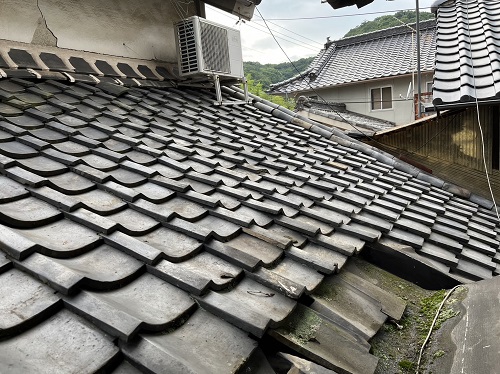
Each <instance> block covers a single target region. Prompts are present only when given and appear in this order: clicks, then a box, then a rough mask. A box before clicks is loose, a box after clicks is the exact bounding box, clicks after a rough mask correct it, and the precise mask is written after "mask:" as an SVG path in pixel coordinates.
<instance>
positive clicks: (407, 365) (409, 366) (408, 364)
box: [399, 360, 415, 373]
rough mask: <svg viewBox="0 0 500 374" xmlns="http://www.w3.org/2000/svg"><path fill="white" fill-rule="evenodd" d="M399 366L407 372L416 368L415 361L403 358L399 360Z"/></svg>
mask: <svg viewBox="0 0 500 374" xmlns="http://www.w3.org/2000/svg"><path fill="white" fill-rule="evenodd" d="M399 367H400V368H401V369H402V370H403V371H404V372H405V373H409V372H412V371H413V370H414V368H415V363H414V362H412V361H409V360H401V361H399Z"/></svg>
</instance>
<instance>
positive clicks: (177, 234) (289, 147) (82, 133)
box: [0, 40, 500, 373]
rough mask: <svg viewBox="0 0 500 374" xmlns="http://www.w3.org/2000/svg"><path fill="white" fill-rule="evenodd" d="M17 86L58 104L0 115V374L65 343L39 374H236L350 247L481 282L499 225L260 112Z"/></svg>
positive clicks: (139, 95) (361, 150) (130, 93)
mask: <svg viewBox="0 0 500 374" xmlns="http://www.w3.org/2000/svg"><path fill="white" fill-rule="evenodd" d="M366 42H367V43H368V42H369V41H366ZM360 43H364V42H362V41H361V40H360ZM370 43H371V42H370ZM346 48H347V45H346ZM349 48H350V47H349ZM353 48H354V47H353ZM325 71H326V70H325ZM26 82H27V83H23V84H22V85H20V84H18V83H16V81H13V80H12V79H11V78H8V79H0V90H3V91H6V92H8V94H4V95H3V96H0V100H7V99H6V98H8V97H9V95H10V94H12V95H23V94H25V93H28V94H29V96H28V95H24V96H21V97H24V99H25V100H30V101H31V102H32V105H34V106H36V105H37V103H38V102H39V104H40V106H42V105H48V104H50V105H53V106H54V107H56V108H57V109H58V110H50V111H48V112H49V113H50V115H44V114H43V113H42V112H43V111H40V110H39V111H34V110H30V109H19V113H11V114H12V115H13V116H12V117H8V118H7V117H5V115H4V114H1V112H0V131H1V132H0V139H2V141H0V174H1V175H0V187H1V188H0V212H1V213H0V252H1V253H2V254H1V255H0V279H3V281H1V282H0V295H5V296H7V297H6V298H3V297H2V298H0V328H1V329H2V330H1V332H0V348H1V349H0V358H1V359H0V371H2V369H3V368H4V367H5V366H2V365H5V363H8V364H9V365H13V366H12V367H14V368H19V367H20V366H19V365H22V362H21V359H20V357H21V355H20V354H19V352H21V351H22V350H23V349H28V348H29V349H32V350H33V351H32V353H33V355H34V356H36V357H46V356H47V349H51V350H52V351H51V352H55V351H58V350H60V351H63V350H62V348H61V347H62V346H63V345H64V346H65V350H64V352H66V353H68V352H69V353H70V354H72V355H73V356H72V357H75V358H74V359H73V360H71V362H66V361H64V360H63V361H57V362H54V363H51V364H50V365H45V366H43V368H42V369H40V370H42V371H43V370H46V371H47V372H48V371H50V370H55V371H57V370H58V369H59V368H60V365H63V366H64V365H67V368H70V369H71V370H73V371H74V372H82V371H84V370H82V368H85V369H86V370H87V368H90V369H88V370H90V371H96V370H101V369H102V370H104V371H105V370H107V368H109V367H113V368H114V367H115V365H118V363H119V366H118V367H119V368H128V369H130V368H131V366H130V367H129V364H128V361H130V362H131V363H133V366H134V367H135V368H137V369H138V370H146V371H151V372H161V371H162V370H164V369H165V367H169V368H170V367H173V368H176V370H177V369H178V370H180V371H187V372H203V373H209V372H213V373H225V372H235V371H237V370H240V369H241V366H242V365H243V363H244V362H245V361H247V360H248V358H249V356H251V354H252V352H253V350H254V348H255V347H256V344H257V342H256V340H255V339H257V338H258V337H260V336H264V335H265V334H267V333H269V332H270V331H271V330H273V331H276V330H275V329H277V328H280V327H282V326H283V325H284V321H286V320H288V318H289V317H290V315H291V314H293V313H295V312H294V310H295V308H296V305H297V304H300V303H302V301H301V300H302V299H301V295H303V294H304V293H308V294H310V295H312V296H313V297H314V293H315V290H317V289H318V287H319V286H320V285H321V284H322V282H324V281H325V279H330V278H329V277H336V276H337V275H338V274H337V273H338V272H340V274H343V273H342V272H343V271H344V269H343V268H344V265H345V264H346V262H347V261H348V260H349V257H350V256H352V255H356V254H358V253H359V252H360V251H361V250H362V249H363V248H364V247H365V245H366V246H374V245H377V243H381V242H383V243H395V241H397V242H400V243H403V244H404V245H405V246H406V248H407V246H412V247H413V248H414V249H415V250H416V252H415V253H414V255H413V256H414V258H415V259H416V260H415V261H417V260H419V261H422V262H423V263H427V264H429V263H432V264H435V265H436V264H437V265H436V266H437V267H438V268H439V269H440V271H443V272H444V273H446V276H449V277H452V278H453V277H456V274H460V276H465V277H468V278H470V279H478V278H480V277H482V278H487V277H490V276H493V274H495V275H496V274H497V273H498V271H497V265H498V262H499V261H500V260H499V257H498V253H497V248H498V241H497V236H498V230H499V229H498V226H497V222H496V221H495V216H494V215H493V214H492V213H491V212H490V211H489V210H487V209H484V208H482V207H479V205H477V204H481V201H480V200H477V199H475V200H474V201H473V202H472V200H471V201H468V200H466V199H463V198H460V197H457V196H455V195H453V193H451V192H446V191H444V190H443V189H441V188H440V187H439V188H437V187H434V186H432V187H430V186H431V185H430V184H428V183H424V182H421V181H419V180H418V179H417V178H416V177H415V176H413V175H410V174H408V173H406V172H402V171H399V170H398V165H395V164H394V165H389V164H386V163H385V162H386V161H387V160H386V158H384V155H383V154H379V153H377V152H378V151H375V150H372V149H368V148H366V147H365V146H363V145H360V144H358V143H356V142H355V141H354V140H351V139H344V138H338V137H337V136H336V135H335V134H333V133H330V132H329V131H326V130H324V129H321V128H320V127H318V130H317V132H313V130H314V128H313V127H311V130H308V129H306V128H303V127H301V126H298V125H297V124H292V123H289V121H286V120H282V119H279V118H277V117H275V116H274V115H273V114H271V112H274V111H276V110H277V109H272V108H270V107H269V106H267V104H265V103H260V102H255V103H254V104H248V105H244V106H238V105H232V106H226V107H217V106H212V105H211V100H212V98H211V95H212V93H211V92H210V91H208V90H204V89H189V88H178V89H175V88H164V87H162V86H161V85H159V83H155V84H156V85H153V84H152V86H142V87H138V88H133V89H129V88H127V87H124V86H121V87H115V86H114V85H113V83H106V84H104V83H100V84H98V85H92V84H82V83H77V84H74V83H70V82H65V81H58V82H55V81H54V82H50V81H44V83H37V86H36V87H35V88H37V90H30V91H28V90H27V89H28V88H29V87H34V86H33V85H32V84H31V83H30V82H29V81H26ZM38 90H43V91H44V92H47V93H52V94H54V95H55V96H54V97H50V95H49V94H45V93H44V92H39V91H38ZM63 92H64V93H63ZM31 95H35V96H37V98H36V99H37V102H36V103H35V102H34V98H33V97H32V96H31ZM120 95H121V96H120ZM225 95H228V93H227V92H226V93H225ZM118 96H120V97H118ZM226 97H228V96H226ZM57 100H60V101H57ZM201 103H203V104H201ZM259 108H260V109H259ZM266 111H267V112H269V113H267V112H266ZM40 113H41V114H40ZM199 118H202V119H201V120H199ZM322 134H323V135H325V136H326V138H325V137H323V135H322ZM329 138H332V139H333V140H330V139H329ZM377 160H381V161H377ZM457 217H462V218H461V219H455V218H457ZM454 219H455V222H456V224H455V225H452V224H451V221H454ZM3 254H5V255H6V256H7V257H4V256H3ZM424 260H425V261H424ZM429 261H430V262H429ZM450 269H451V270H450ZM450 271H451V273H450ZM41 282H43V284H42V283H41ZM21 285H22V286H21ZM37 287H38V288H37ZM35 289H39V290H40V291H39V293H37V295H36V297H35V296H33V295H34V292H35V291H34V290H35ZM55 291H57V292H59V294H62V295H63V296H64V297H63V298H62V299H61V298H60V296H59V294H57V293H54V292H55ZM361 291H362V290H361ZM372 291H373V290H372ZM347 295H348V293H346V294H345V295H344V296H345V297H348V296H347ZM28 299H29V300H31V304H30V305H27V304H25V303H23V300H28ZM131 300H132V301H131ZM172 300H174V301H175V302H171V301H172ZM193 300H196V301H193ZM7 304H8V305H7ZM4 305H7V307H6V308H7V309H8V313H10V309H12V308H16V307H17V306H19V307H21V308H22V310H23V315H24V316H25V317H24V318H25V320H19V319H16V318H18V316H17V317H16V315H14V314H12V313H11V314H9V315H8V316H7V315H6V316H4V314H5V313H4V314H2V313H3V312H4V311H5V307H4ZM200 306H201V307H200ZM370 313H371V312H370ZM62 326H68V328H67V330H64V331H63V330H61V329H63V327H62ZM325 326H326V325H325ZM336 328H337V327H336ZM338 328H340V327H338ZM328 329H330V327H328ZM48 331H50V334H48V335H47V338H46V339H45V346H47V347H45V346H44V344H41V343H40V342H41V341H42V339H43V337H44V334H47V332H48ZM78 331H80V333H77V332H78ZM325 331H330V330H325ZM332 331H333V330H332ZM338 331H341V333H342V334H348V335H349V334H350V332H349V331H348V330H345V329H343V328H341V330H338ZM248 333H250V334H252V337H249V336H248ZM330 333H331V332H328V334H330ZM59 334H61V336H62V338H61V339H59V340H57V339H56V338H57V336H58V335H59ZM346 336H347V335H346ZM280 339H284V340H283V341H286V338H285V337H283V336H281V337H280ZM363 342H364V343H363ZM363 342H362V344H361V347H363V349H364V351H363V352H364V354H366V360H368V361H370V360H372V359H371V358H370V357H371V356H369V354H368V352H367V351H366V347H367V345H368V343H367V342H366V341H363ZM33 344H37V345H40V346H39V347H38V346H37V347H35V346H34V345H33ZM287 344H291V345H293V344H292V343H290V341H288V343H287ZM92 346H94V347H92ZM26 347H28V348H26ZM78 347H80V348H82V349H83V350H84V351H85V352H83V353H81V354H76V353H75V354H73V351H74V350H75V349H77V348H78ZM358 348H360V347H358ZM358 348H356V349H358ZM308 349H311V347H309V348H308ZM360 349H361V348H360ZM5 352H7V353H5ZM6 354H8V355H9V356H6ZM324 354H325V357H327V358H328V357H329V359H331V360H333V361H332V362H334V361H335V360H334V359H333V358H332V357H333V356H332V353H328V354H327V353H326V352H325V353H324ZM123 357H125V359H126V360H128V361H123ZM91 358H92V359H93V360H92V359H91ZM89 360H90V361H89ZM40 362H42V361H40ZM43 362H45V361H43ZM89 362H92V363H93V364H92V365H94V366H92V365H91V364H90V363H89ZM335 362H337V361H335ZM370 362H371V363H373V362H372V361H370ZM84 363H85V365H86V366H84ZM166 365H167V366H166ZM168 365H171V366H168ZM336 365H340V363H339V362H337V363H336ZM342 365H344V364H342ZM331 367H332V368H333V367H334V366H331ZM339 367H340V366H339ZM342 367H344V366H342ZM370 367H371V366H370ZM29 370H32V371H33V372H36V369H32V368H28V369H26V370H25V371H26V372H29ZM68 370H69V369H68ZM342 370H343V369H342Z"/></svg>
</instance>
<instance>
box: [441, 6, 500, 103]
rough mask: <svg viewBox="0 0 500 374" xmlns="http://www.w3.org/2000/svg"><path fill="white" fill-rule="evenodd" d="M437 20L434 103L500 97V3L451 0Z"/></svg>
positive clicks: (463, 101) (495, 98) (496, 98)
mask: <svg viewBox="0 0 500 374" xmlns="http://www.w3.org/2000/svg"><path fill="white" fill-rule="evenodd" d="M437 22H438V23H437V40H436V45H437V52H436V71H435V75H434V90H433V96H434V100H433V103H434V104H435V105H437V106H446V104H455V103H469V104H470V103H471V102H473V101H475V98H477V99H478V100H481V101H489V100H492V99H493V100H498V99H500V36H499V35H500V3H499V2H497V1H489V0H486V1H483V0H477V1H467V0H466V1H462V0H457V1H447V2H445V3H443V4H442V5H441V6H439V7H438V8H437Z"/></svg>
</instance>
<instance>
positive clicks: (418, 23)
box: [415, 0, 422, 118]
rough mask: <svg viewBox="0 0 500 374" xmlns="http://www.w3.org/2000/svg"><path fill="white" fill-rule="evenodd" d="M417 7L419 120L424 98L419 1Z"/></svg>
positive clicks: (416, 2) (416, 0)
mask: <svg viewBox="0 0 500 374" xmlns="http://www.w3.org/2000/svg"><path fill="white" fill-rule="evenodd" d="M415 7H416V8H417V9H416V10H417V24H416V26H417V27H416V29H417V85H418V94H417V105H418V118H420V117H422V105H421V104H420V98H421V97H422V77H421V74H420V14H419V11H420V9H419V6H418V0H415Z"/></svg>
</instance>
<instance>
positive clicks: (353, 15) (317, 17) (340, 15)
mask: <svg viewBox="0 0 500 374" xmlns="http://www.w3.org/2000/svg"><path fill="white" fill-rule="evenodd" d="M420 9H430V7H425V8H420ZM407 10H414V9H394V10H384V11H380V12H366V13H353V14H334V15H331V16H311V17H295V18H269V19H266V20H263V22H266V21H267V22H269V21H300V20H305V19H323V18H342V17H356V16H364V15H370V14H389V13H394V12H402V11H407Z"/></svg>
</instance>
